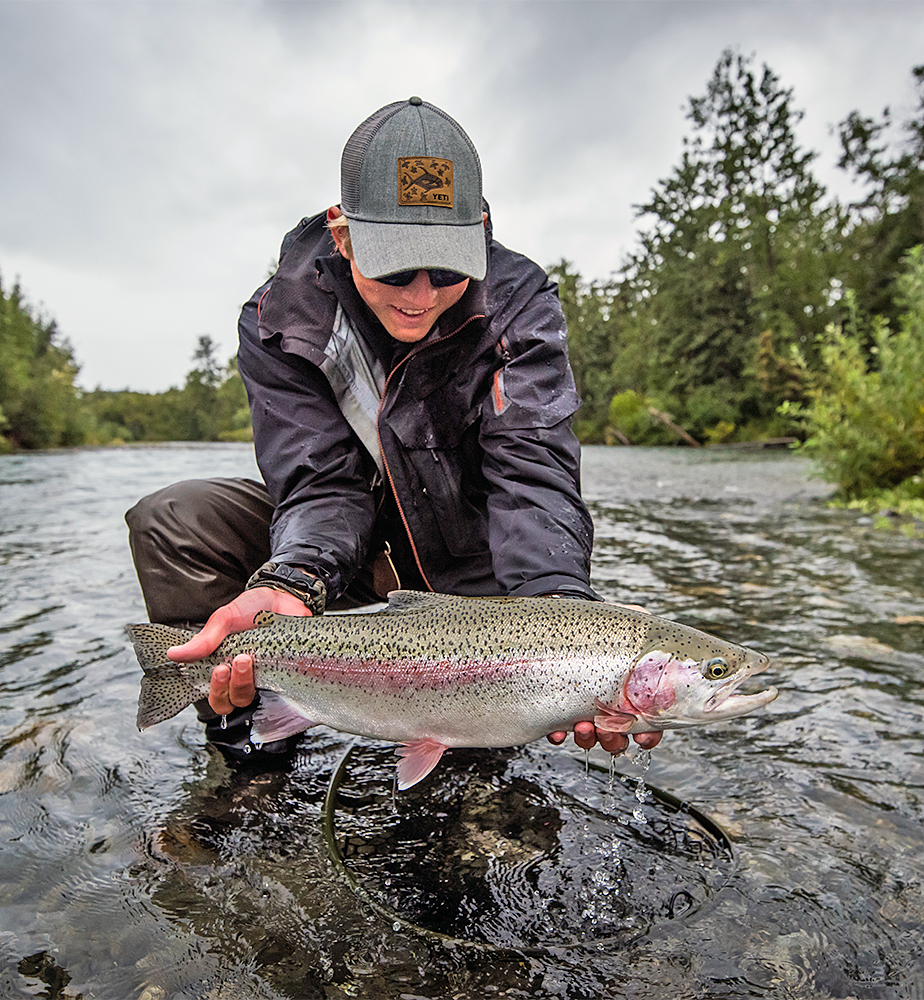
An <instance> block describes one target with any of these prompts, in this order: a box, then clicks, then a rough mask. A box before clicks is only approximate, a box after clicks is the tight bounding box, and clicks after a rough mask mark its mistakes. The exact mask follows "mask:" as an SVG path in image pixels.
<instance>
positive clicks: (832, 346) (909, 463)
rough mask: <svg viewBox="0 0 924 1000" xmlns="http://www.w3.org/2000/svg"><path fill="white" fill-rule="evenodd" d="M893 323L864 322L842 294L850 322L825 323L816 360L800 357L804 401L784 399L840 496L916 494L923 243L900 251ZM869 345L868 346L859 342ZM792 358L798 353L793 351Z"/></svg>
mask: <svg viewBox="0 0 924 1000" xmlns="http://www.w3.org/2000/svg"><path fill="white" fill-rule="evenodd" d="M896 287H897V300H898V302H899V304H900V305H901V307H902V309H903V312H902V314H901V316H900V319H899V326H898V329H897V330H895V331H893V330H892V328H891V327H890V325H889V322H888V320H886V319H884V318H883V317H876V318H875V319H874V320H873V321H872V322H871V323H870V324H869V325H868V327H867V326H865V325H864V324H863V322H862V320H861V318H860V316H859V313H858V312H857V310H856V307H855V296H854V295H853V294H852V293H850V294H849V295H848V303H849V304H850V306H851V311H852V318H851V322H850V324H849V325H848V326H847V327H846V328H845V327H843V326H835V325H832V326H829V327H828V329H827V331H826V333H825V336H824V338H823V340H822V345H821V365H820V368H819V369H818V370H815V371H810V370H809V369H808V366H807V365H806V363H805V361H804V359H801V360H800V364H801V365H802V367H803V370H804V371H805V376H806V384H807V385H808V387H809V388H808V397H809V402H808V403H807V404H805V405H801V404H798V403H795V404H794V403H787V404H784V406H783V410H784V412H785V413H787V414H788V415H791V416H795V417H797V418H798V419H801V420H802V422H803V423H804V425H805V428H806V430H807V431H808V434H809V436H808V438H807V439H806V441H805V442H804V444H803V448H804V450H805V451H806V452H808V453H809V454H811V455H812V456H813V457H814V458H815V459H816V460H817V462H818V463H819V465H820V467H821V469H822V473H823V475H824V476H825V478H826V479H828V480H829V481H830V482H833V483H836V484H837V486H838V489H839V491H840V493H841V495H842V496H843V497H844V498H846V499H856V498H861V497H868V496H874V495H876V493H877V491H880V490H882V489H887V488H893V489H894V488H896V487H900V486H902V485H903V484H907V485H904V489H905V490H906V491H909V490H910V491H911V492H912V494H917V495H919V494H920V490H919V486H918V485H916V484H918V483H919V482H920V477H921V475H922V473H924V248H922V247H921V246H918V247H915V248H914V249H913V250H912V251H911V252H910V253H909V254H908V255H907V257H906V270H905V272H904V273H903V274H901V275H900V276H899V277H898V279H897V282H896ZM867 343H870V344H872V347H871V349H870V351H869V352H868V351H867V350H866V344H867ZM796 357H797V360H798V355H797V356H796Z"/></svg>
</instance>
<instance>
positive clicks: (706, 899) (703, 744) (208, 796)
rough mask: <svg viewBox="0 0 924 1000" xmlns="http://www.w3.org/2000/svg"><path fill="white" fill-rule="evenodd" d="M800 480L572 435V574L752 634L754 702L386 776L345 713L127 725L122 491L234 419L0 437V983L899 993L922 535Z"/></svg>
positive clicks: (193, 467)
mask: <svg viewBox="0 0 924 1000" xmlns="http://www.w3.org/2000/svg"><path fill="white" fill-rule="evenodd" d="M810 474H811V467H810V466H809V465H808V464H807V463H806V462H805V461H804V460H803V459H801V458H798V457H796V456H793V455H790V454H788V453H784V452H776V451H773V452H749V451H736V450H731V449H703V450H692V449H642V448H587V449H585V453H584V465H583V479H584V494H585V497H586V498H587V500H588V504H589V506H590V508H591V512H592V514H593V518H594V522H595V527H596V544H595V554H594V569H593V572H594V584H595V586H596V587H597V589H598V591H599V592H600V594H601V595H602V596H603V597H604V598H606V599H607V600H613V601H622V602H631V603H637V604H643V605H645V606H646V607H647V608H648V610H650V611H652V612H654V613H656V614H660V615H664V616H666V617H669V618H673V619H676V620H678V621H681V622H684V623H686V624H690V625H693V626H695V627H698V628H702V629H704V630H706V631H709V632H713V633H715V634H717V635H720V636H722V637H724V638H727V639H730V640H732V641H735V642H739V643H742V644H744V645H747V646H751V647H753V648H755V649H759V650H761V651H762V652H764V653H766V654H768V655H769V656H770V657H771V660H772V664H771V667H770V669H769V670H768V672H767V673H766V674H764V675H762V677H761V678H758V680H759V681H761V682H763V681H766V683H767V684H769V683H772V684H774V685H776V686H777V687H778V688H779V689H780V696H779V698H778V699H777V701H775V702H774V703H772V704H771V705H769V706H767V707H765V708H764V709H762V710H760V711H758V712H756V713H755V714H753V715H750V716H746V717H743V718H740V719H734V720H730V721H728V722H724V723H719V724H716V725H715V726H713V727H711V728H710V727H703V728H698V729H690V730H686V731H680V732H674V733H669V734H667V735H666V736H665V738H664V740H663V742H662V744H661V745H660V746H659V747H657V748H656V749H655V750H654V751H653V752H652V753H651V755H650V763H649V762H648V761H647V760H646V755H645V754H643V753H634V754H631V755H630V756H628V757H624V758H620V759H619V760H617V761H616V764H615V772H614V773H610V769H609V760H608V758H607V755H605V754H602V753H600V752H599V751H594V752H592V753H591V754H590V755H589V758H588V759H585V754H584V753H583V752H581V751H579V750H577V749H576V748H574V747H573V745H571V746H569V747H565V748H561V749H559V748H554V747H551V746H550V745H548V744H546V743H544V742H542V743H537V744H534V745H531V746H530V747H526V748H518V749H510V750H503V751H460V752H452V753H450V754H447V755H445V757H444V759H443V761H442V762H441V763H440V766H439V768H438V769H437V770H436V771H435V772H434V774H433V775H432V776H431V777H430V778H428V779H427V780H426V781H425V782H422V783H421V785H420V786H417V787H416V788H415V789H412V790H411V791H410V792H408V793H396V792H395V791H394V789H393V785H392V771H393V755H392V750H391V748H390V747H388V746H386V745H382V744H377V743H376V742H375V741H369V740H358V741H356V742H355V743H354V741H353V739H352V737H347V736H344V735H341V734H339V733H336V732H333V731H330V730H326V729H318V730H315V731H312V732H311V733H310V734H307V735H306V736H305V737H304V738H303V741H302V744H301V749H300V752H299V754H298V756H297V758H296V759H295V761H294V762H293V763H292V766H291V767H290V768H289V769H287V770H283V771H279V772H261V771H258V770H254V769H247V768H239V769H234V770H232V769H230V768H229V767H228V766H227V765H226V764H225V763H224V761H223V760H222V758H221V757H220V756H218V755H217V754H215V753H214V751H212V750H210V748H209V747H208V746H207V745H206V743H205V741H204V737H203V733H202V730H201V726H200V725H199V724H198V723H197V721H196V719H195V715H194V713H193V712H192V711H186V712H183V713H181V714H180V715H179V716H177V717H176V718H175V719H173V720H170V721H169V722H166V723H163V724H161V725H159V726H156V727H154V728H152V729H150V730H147V731H146V732H145V733H143V734H141V733H138V732H137V731H136V729H135V725H134V717H135V705H136V701H137V696H138V681H139V673H140V672H139V668H138V665H137V662H136V661H135V659H134V657H133V655H132V654H131V651H130V649H129V648H128V646H127V643H126V641H125V638H124V634H123V626H124V624H125V623H127V622H130V621H143V620H144V607H143V603H142V601H141V595H140V591H139V589H138V586H137V582H136V580H135V577H134V572H133V569H132V565H131V560H130V557H129V553H128V547H127V542H126V529H125V525H124V521H123V519H122V518H123V514H124V511H125V509H126V508H127V507H129V506H130V505H131V504H132V503H133V502H134V501H135V500H136V499H137V498H138V497H140V496H141V495H143V494H145V493H147V492H150V491H151V490H153V489H156V488H158V487H160V486H162V485H166V484H167V483H169V482H172V481H175V480H178V479H183V478H191V477H195V476H214V475H245V476H252V477H257V471H256V467H255V464H254V460H253V453H252V449H251V448H250V447H248V446H243V445H215V446H183V445H173V446H165V447H151V448H124V449H108V450H78V451H68V452H56V453H43V454H33V455H14V456H5V457H0V567H2V569H0V957H2V960H0V996H2V997H10V998H15V1000H19V998H26V997H36V996H42V997H54V998H74V1000H76V998H78V997H81V998H89V997H94V998H110V997H111V998H115V1000H170V998H187V997H189V998H214V1000H232V998H233V1000H250V998H258V1000H264V998H298V1000H301V998H308V1000H314V998H341V997H342V998H346V997H354V998H368V1000H420V998H432V1000H449V998H454V1000H476V998H477V1000H484V998H493V997H507V998H514V997H515V998H540V997H541V998H546V997H549V998H553V997H554V998H559V997H560V998H563V1000H584V998H587V1000H590V998H594V1000H609V998H613V1000H615V998H622V997H627V998H655V997H657V998H659V1000H660V998H671V1000H686V998H690V1000H692V998H701V997H709V998H718V1000H723V998H725V1000H738V998H745V997H766V998H781V1000H782V998H800V1000H801V998H813V1000H814V998H818V1000H825V998H831V1000H835V998H836V1000H847V998H856V1000H924V742H922V736H924V694H922V687H921V678H922V675H924V542H922V541H920V540H916V539H914V538H909V537H906V536H905V535H903V534H901V533H900V532H897V531H884V530H881V529H877V528H875V527H874V526H873V525H872V524H871V523H870V521H869V519H868V518H865V517H863V516H862V515H860V514H858V513H856V512H851V511H843V510H834V509H831V508H829V507H828V506H827V504H826V503H825V499H826V497H827V495H828V493H829V488H828V487H827V486H826V485H825V484H824V483H822V482H821V481H819V480H816V479H813V478H811V475H810ZM550 545H554V540H552V541H551V542H550ZM751 689H752V690H753V689H756V687H752V688H751Z"/></svg>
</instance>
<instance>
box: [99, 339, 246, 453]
mask: <svg viewBox="0 0 924 1000" xmlns="http://www.w3.org/2000/svg"><path fill="white" fill-rule="evenodd" d="M193 363H194V364H195V365H196V367H194V368H193V369H192V370H191V371H190V372H189V373H188V375H187V376H186V383H185V385H184V386H183V388H182V389H177V388H172V389H168V390H167V391H166V392H160V393H147V392H130V391H128V390H125V391H122V392H107V391H105V390H102V389H97V390H96V391H95V392H92V393H87V394H86V396H85V397H84V399H85V404H86V406H87V409H88V411H89V413H90V414H91V415H92V431H91V433H90V441H91V443H94V444H111V443H116V442H132V441H252V440H253V430H252V428H251V426H250V410H249V408H248V406H247V393H246V391H245V390H244V383H243V382H242V381H241V378H240V375H239V374H238V371H237V364H236V361H235V359H233V358H232V359H231V360H230V361H229V362H228V363H227V364H226V365H222V364H220V363H219V362H218V361H217V359H216V349H215V344H214V342H213V341H212V339H211V338H210V337H207V336H204V337H200V338H199V341H198V345H197V348H196V351H195V353H194V355H193Z"/></svg>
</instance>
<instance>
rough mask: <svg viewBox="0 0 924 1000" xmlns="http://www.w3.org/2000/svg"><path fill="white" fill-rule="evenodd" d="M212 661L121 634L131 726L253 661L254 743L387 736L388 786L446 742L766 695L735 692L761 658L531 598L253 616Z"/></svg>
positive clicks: (202, 693) (406, 598) (586, 607)
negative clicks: (131, 667) (125, 641)
mask: <svg viewBox="0 0 924 1000" xmlns="http://www.w3.org/2000/svg"><path fill="white" fill-rule="evenodd" d="M255 626H256V627H255V628H253V629H252V630H250V631H247V632H239V633H237V634H235V635H231V636H228V638H227V639H225V640H224V641H223V642H222V644H221V645H220V646H219V647H218V649H217V650H216V651H215V652H214V653H213V654H212V655H211V656H209V657H206V658H204V659H202V660H197V661H196V662H194V663H174V662H173V661H172V660H170V659H169V658H168V657H167V649H168V648H169V647H170V646H174V645H179V644H180V643H183V642H185V641H186V640H187V639H189V638H190V636H191V635H192V633H191V632H187V631H184V630H182V629H175V628H169V627H167V626H166V625H129V626H128V633H129V636H130V637H131V640H132V643H133V645H134V647H135V653H136V655H137V657H138V662H139V663H140V664H141V667H142V669H143V670H144V677H143V678H142V681H141V695H140V697H139V699H138V727H139V728H140V729H146V728H147V727H148V726H153V725H155V724H156V723H158V722H163V721H164V720H165V719H169V718H172V717H173V716H174V715H176V714H177V713H178V712H180V711H181V710H182V709H184V708H186V706H187V705H190V704H192V703H193V702H194V701H197V700H199V699H200V698H204V697H206V695H207V694H208V688H209V678H210V676H211V673H212V668H213V667H215V666H216V665H217V664H219V663H230V661H231V659H232V658H233V657H234V656H236V655H238V654H240V653H248V654H250V655H251V656H252V657H253V661H254V674H255V679H256V683H257V687H258V688H259V690H260V707H259V709H258V710H257V711H256V712H255V713H254V717H253V728H252V731H251V740H252V742H253V743H255V744H257V745H259V744H261V743H267V742H270V741H272V740H278V739H283V738H284V737H286V736H291V735H292V734H294V733H298V732H301V731H302V730H304V729H308V728H309V727H311V726H315V725H318V724H323V725H326V726H330V727H332V728H334V729H338V730H341V731H342V732H347V733H356V734H358V735H361V736H369V737H374V738H376V739H382V740H392V741H394V742H396V743H400V744H402V746H401V748H399V750H398V751H397V752H398V754H399V756H400V757H401V759H400V761H399V763H398V787H399V788H402V789H403V788H410V787H411V785H414V784H416V783H417V782H418V781H420V780H421V779H422V778H423V777H425V776H426V775H427V774H429V772H430V771H431V770H432V769H433V768H434V767H435V766H436V764H437V762H438V761H439V759H440V756H441V755H442V753H443V751H444V750H446V749H447V747H504V746H515V745H518V744H522V743H528V742H530V741H531V740H535V739H538V738H539V737H541V736H545V735H546V734H548V733H552V732H559V731H563V730H564V731H569V730H572V729H573V728H574V725H575V723H577V722H582V721H585V720H590V721H593V722H594V724H595V725H596V726H597V728H598V729H602V730H606V731H610V732H620V733H640V732H647V731H649V730H658V729H675V728H678V727H681V726H694V725H698V724H700V723H705V722H717V721H719V720H720V719H731V718H734V717H735V716H738V715H743V714H744V713H745V712H750V711H752V710H753V709H755V708H759V707H760V706H762V705H766V704H767V703H768V702H771V701H773V699H774V698H775V697H776V695H777V692H776V689H775V688H768V689H767V690H766V691H761V692H760V693H759V694H751V695H741V694H735V693H734V692H735V690H736V689H737V688H738V687H739V685H740V684H741V683H742V682H743V681H744V680H746V679H747V678H748V677H750V676H752V675H753V674H757V673H760V671H762V670H764V669H765V668H766V667H767V664H768V662H769V661H768V660H767V657H766V656H764V655H763V654H761V653H756V652H754V651H752V650H749V649H745V648H744V647H743V646H736V645H734V644H733V643H730V642H725V641H724V640H722V639H717V638H715V637H714V636H711V635H707V634H706V633H705V632H699V631H697V630H696V629H693V628H689V627H687V626H685V625H678V624H676V623H674V622H670V621H667V620H666V619H664V618H658V617H656V616H655V615H648V614H645V613H643V612H640V611H631V610H628V609H626V608H621V607H618V606H616V605H612V604H601V603H597V602H593V601H582V600H569V599H561V598H543V597H519V598H518V597H501V598H485V597H452V596H448V595H445V594H423V593H417V592H414V591H395V592H393V593H392V594H391V595H390V598H389V603H388V607H387V608H385V609H384V610H382V611H377V612H373V613H371V614H346V615H324V616H322V617H317V618H289V617H285V616H282V615H273V614H270V613H266V614H261V615H258V616H257V619H256V622H255Z"/></svg>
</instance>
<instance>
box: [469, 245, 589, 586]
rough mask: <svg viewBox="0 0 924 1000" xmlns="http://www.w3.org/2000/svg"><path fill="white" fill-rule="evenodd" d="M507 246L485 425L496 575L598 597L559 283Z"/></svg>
mask: <svg viewBox="0 0 924 1000" xmlns="http://www.w3.org/2000/svg"><path fill="white" fill-rule="evenodd" d="M500 250H501V254H502V255H503V257H505V258H507V260H508V261H509V260H510V259H511V258H513V261H512V263H508V264H507V265H506V268H507V270H508V271H510V272H511V277H510V279H509V280H507V281H505V280H504V278H503V268H504V267H505V265H504V263H503V260H497V258H495V261H493V262H492V266H498V265H499V269H500V270H501V271H502V273H501V276H500V280H498V281H497V282H495V284H494V287H493V289H492V296H495V297H496V299H495V301H494V302H493V303H490V304H489V308H491V312H492V313H493V315H494V320H493V322H494V324H496V325H497V326H498V329H499V330H500V332H501V337H500V348H501V352H502V361H503V363H502V366H501V367H500V368H499V370H498V371H497V372H496V373H495V375H494V384H493V391H492V393H491V396H490V399H488V400H486V401H485V404H484V406H483V410H482V419H481V432H480V433H481V443H482V447H483V448H484V463H483V470H484V475H485V477H486V479H487V480H488V482H489V484H490V491H491V492H490V494H489V497H488V516H489V526H488V530H489V536H490V546H491V552H492V558H493V562H494V573H495V576H496V577H497V580H498V581H499V583H500V584H501V585H502V586H503V587H504V589H505V590H506V592H507V593H509V594H512V595H517V596H534V595H536V594H544V593H570V594H574V595H581V596H584V597H587V598H590V599H595V600H598V599H599V598H598V597H597V595H596V594H595V593H594V591H593V590H592V588H591V586H590V555H591V550H592V548H593V522H592V521H591V518H590V514H589V513H588V511H587V508H586V507H585V505H584V502H583V500H582V499H581V493H580V446H579V444H578V441H577V438H576V437H575V436H574V433H573V432H572V430H571V417H572V415H573V414H574V412H575V410H576V409H577V408H578V406H579V405H580V398H579V397H578V394H577V389H576V388H575V384H574V376H573V375H572V372H571V366H570V365H569V363H568V349H567V329H566V325H565V319H564V316H563V314H562V311H561V306H560V304H559V301H558V295H557V290H556V287H555V285H553V284H552V283H551V282H549V281H548V279H547V278H546V276H545V274H544V273H543V272H542V271H541V270H540V269H539V268H538V267H537V266H536V265H534V264H531V262H528V261H525V258H518V255H515V254H510V252H509V251H504V250H503V248H500ZM517 261H519V263H517ZM524 270H526V273H525V274H524Z"/></svg>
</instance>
